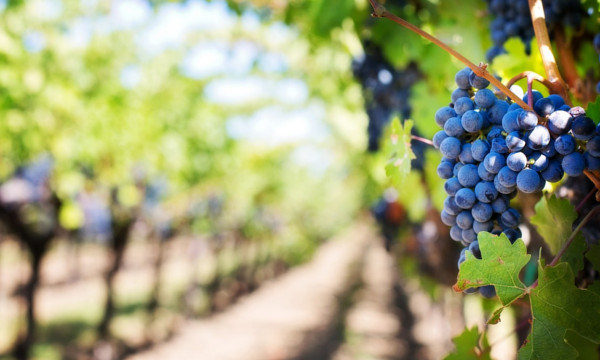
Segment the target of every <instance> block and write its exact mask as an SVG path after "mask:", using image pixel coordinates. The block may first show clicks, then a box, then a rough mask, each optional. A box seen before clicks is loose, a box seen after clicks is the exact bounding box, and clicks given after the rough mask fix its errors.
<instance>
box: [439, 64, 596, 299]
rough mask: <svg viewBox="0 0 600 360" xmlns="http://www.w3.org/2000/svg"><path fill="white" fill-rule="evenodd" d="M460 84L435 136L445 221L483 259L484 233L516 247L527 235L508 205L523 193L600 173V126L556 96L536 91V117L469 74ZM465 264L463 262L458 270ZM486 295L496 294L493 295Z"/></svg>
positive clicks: (459, 77) (441, 111)
mask: <svg viewBox="0 0 600 360" xmlns="http://www.w3.org/2000/svg"><path fill="white" fill-rule="evenodd" d="M455 81H456V84H457V86H458V88H457V89H456V90H454V92H453V93H452V102H451V103H450V105H449V106H445V107H442V108H441V109H439V110H438V111H437V112H436V114H435V121H436V123H437V124H438V125H439V126H440V127H441V128H443V130H440V131H438V132H437V133H436V134H435V135H434V137H433V144H434V147H435V148H437V149H439V151H440V152H441V153H442V155H443V157H442V160H441V162H440V164H439V165H438V168H437V173H438V175H439V176H440V177H441V178H443V179H446V182H445V184H444V189H445V191H446V193H447V195H448V197H447V198H446V200H445V202H444V208H443V210H442V212H441V219H442V222H443V223H444V224H446V225H447V226H450V237H451V238H452V239H453V240H455V241H458V242H460V243H462V244H463V245H464V246H466V247H468V248H465V250H464V251H472V252H473V254H474V255H476V256H478V255H477V254H478V250H477V251H475V250H474V249H478V243H477V234H478V233H479V232H481V231H487V232H492V233H496V234H499V233H501V232H502V233H504V234H505V235H506V236H507V237H508V239H509V240H510V241H511V242H514V241H515V240H516V239H517V238H519V237H521V232H520V230H519V228H518V226H519V222H520V219H521V215H520V213H519V212H518V211H517V210H516V209H514V208H512V207H511V206H510V200H511V199H512V198H513V197H514V196H516V194H517V191H522V192H524V193H534V192H537V191H541V190H542V189H543V188H544V187H545V185H546V182H557V181H559V180H561V179H562V178H563V176H564V175H565V174H567V175H569V176H579V175H581V174H582V173H583V171H584V170H585V169H589V170H598V169H600V127H599V128H596V125H595V124H594V121H593V120H592V119H590V118H589V117H587V116H586V113H585V110H584V109H583V108H581V107H578V106H577V107H573V108H571V107H569V106H568V105H566V104H565V101H564V100H563V99H562V98H561V97H560V96H558V95H549V96H548V97H544V96H543V95H542V94H541V93H540V92H537V91H533V92H532V94H531V99H532V103H533V104H534V106H533V109H534V110H535V112H531V111H527V110H524V109H522V108H521V107H520V106H519V105H518V104H516V103H512V104H511V103H510V102H509V101H508V100H504V99H503V98H501V97H497V96H496V94H495V93H494V92H493V91H492V90H490V89H488V88H487V87H488V86H489V82H488V81H487V80H486V79H484V78H481V77H478V76H477V75H476V74H475V73H474V72H473V71H471V70H470V69H469V68H465V69H462V70H460V71H459V72H458V73H457V74H456V77H455ZM528 95H529V94H525V96H523V100H524V101H527V99H528V98H529V96H528ZM464 251H463V255H464ZM462 261H464V256H461V259H460V260H459V265H460V263H461V262H462ZM480 292H481V293H482V294H483V295H484V296H493V295H494V294H493V293H492V291H491V290H490V289H486V290H483V288H481V289H480Z"/></svg>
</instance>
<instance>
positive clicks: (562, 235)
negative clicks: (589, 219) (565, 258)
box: [531, 195, 577, 255]
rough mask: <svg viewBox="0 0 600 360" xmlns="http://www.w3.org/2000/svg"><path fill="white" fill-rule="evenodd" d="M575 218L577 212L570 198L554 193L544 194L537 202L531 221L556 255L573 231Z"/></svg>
mask: <svg viewBox="0 0 600 360" xmlns="http://www.w3.org/2000/svg"><path fill="white" fill-rule="evenodd" d="M575 219H577V212H575V208H574V207H573V205H571V203H569V200H567V199H559V198H557V197H556V196H554V195H552V196H551V197H550V198H547V197H545V196H543V197H542V198H541V199H540V201H538V203H537V204H535V215H534V216H532V217H531V223H532V224H533V225H535V227H536V229H537V231H538V233H540V234H542V235H543V237H544V240H545V241H546V243H547V244H548V246H549V247H550V251H551V252H552V255H556V253H557V252H558V251H559V250H560V248H561V247H562V246H563V245H564V243H565V242H566V241H567V239H568V238H569V236H570V235H571V233H572V232H573V229H572V226H573V221H575Z"/></svg>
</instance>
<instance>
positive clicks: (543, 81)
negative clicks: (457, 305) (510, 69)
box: [506, 71, 552, 90]
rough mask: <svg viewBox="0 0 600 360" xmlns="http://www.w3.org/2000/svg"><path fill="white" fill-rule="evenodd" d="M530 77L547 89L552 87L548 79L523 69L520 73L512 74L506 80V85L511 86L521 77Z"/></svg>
mask: <svg viewBox="0 0 600 360" xmlns="http://www.w3.org/2000/svg"><path fill="white" fill-rule="evenodd" d="M525 78H527V79H530V78H531V79H532V80H535V81H537V82H539V83H541V84H542V85H544V86H545V87H547V88H548V89H549V90H550V89H552V84H551V83H550V81H548V80H546V79H545V78H544V77H543V76H542V75H540V74H538V73H536V72H533V71H523V72H522V73H519V74H517V75H515V76H513V77H512V78H511V79H510V80H508V82H507V83H506V87H507V88H510V87H511V86H513V85H514V84H515V83H516V82H517V81H519V80H521V79H525Z"/></svg>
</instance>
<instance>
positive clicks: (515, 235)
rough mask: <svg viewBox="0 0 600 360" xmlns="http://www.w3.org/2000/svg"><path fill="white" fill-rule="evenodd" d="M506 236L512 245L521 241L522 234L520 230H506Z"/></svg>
mask: <svg viewBox="0 0 600 360" xmlns="http://www.w3.org/2000/svg"><path fill="white" fill-rule="evenodd" d="M503 232H504V235H506V237H507V238H508V240H509V241H510V243H511V244H514V243H515V241H517V239H520V238H521V236H522V234H521V230H519V228H513V229H504V231H503Z"/></svg>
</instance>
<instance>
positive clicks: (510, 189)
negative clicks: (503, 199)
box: [494, 176, 517, 195]
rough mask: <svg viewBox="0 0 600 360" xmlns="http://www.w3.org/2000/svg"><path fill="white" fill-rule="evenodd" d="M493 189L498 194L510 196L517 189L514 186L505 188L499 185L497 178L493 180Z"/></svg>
mask: <svg viewBox="0 0 600 360" xmlns="http://www.w3.org/2000/svg"><path fill="white" fill-rule="evenodd" d="M494 187H495V188H496V190H498V192H499V193H501V194H505V195H508V194H512V193H513V192H514V191H515V189H516V188H517V187H516V186H510V187H507V186H504V185H502V184H500V181H499V178H498V176H496V177H495V178H494Z"/></svg>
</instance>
